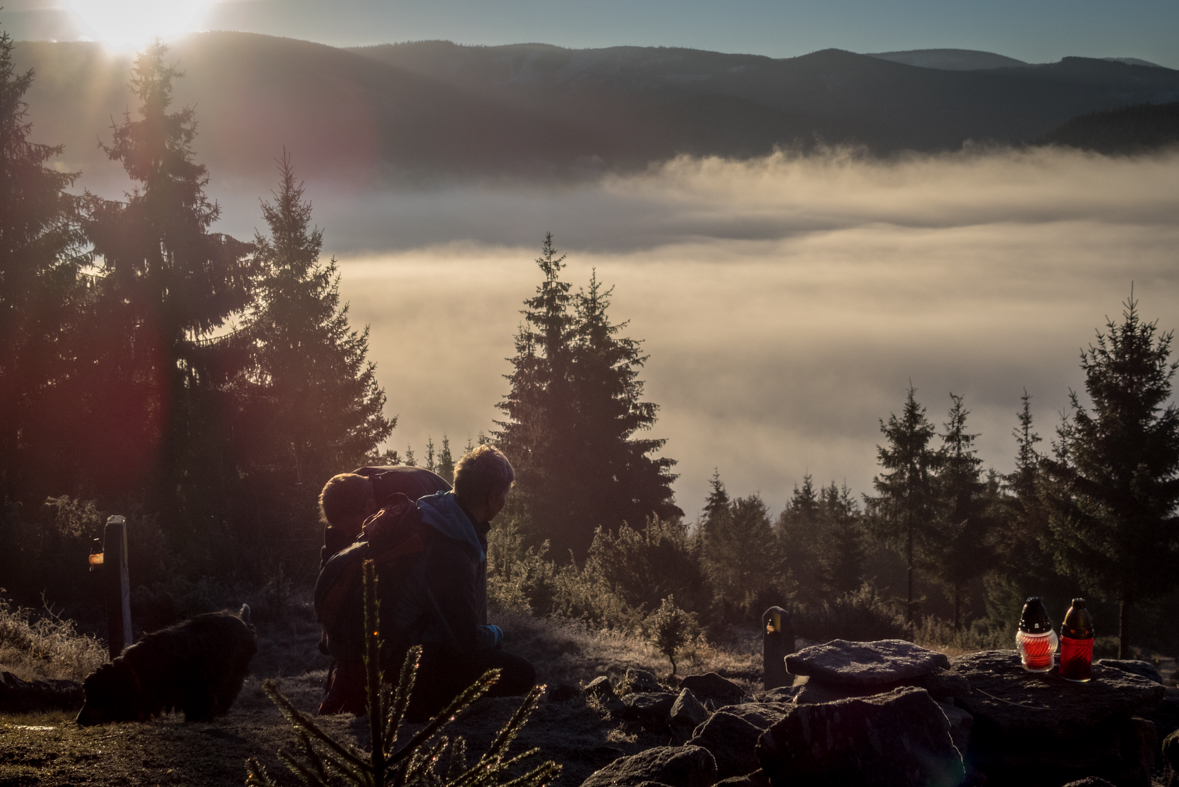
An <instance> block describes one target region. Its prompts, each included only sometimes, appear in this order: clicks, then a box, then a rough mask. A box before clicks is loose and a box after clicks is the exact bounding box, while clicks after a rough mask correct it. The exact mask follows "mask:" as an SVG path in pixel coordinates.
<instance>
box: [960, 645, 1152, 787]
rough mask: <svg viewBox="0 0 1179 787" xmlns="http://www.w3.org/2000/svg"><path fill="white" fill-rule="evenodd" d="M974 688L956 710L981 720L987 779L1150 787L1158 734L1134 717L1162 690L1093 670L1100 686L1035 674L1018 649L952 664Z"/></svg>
mask: <svg viewBox="0 0 1179 787" xmlns="http://www.w3.org/2000/svg"><path fill="white" fill-rule="evenodd" d="M950 672H951V673H952V674H957V675H961V676H962V677H964V678H966V680H967V681H968V682H969V683H970V686H971V689H972V691H971V693H970V696H969V697H967V698H966V699H964V700H959V701H958V702H957V704H958V705H959V706H960V707H962V708H963V709H964V710H966V711H968V712H969V713H970V715H971V716H972V717H973V719H974V722H973V726H972V731H971V742H970V748H969V752H968V760H969V764H970V765H971V766H973V767H974V768H975V769H977V770H978V771H980V772H982V773H985V774H986V776H987V778H988V781H992V782H995V783H1002V784H1016V783H1018V784H1059V783H1061V782H1063V781H1070V780H1075V779H1082V778H1085V777H1088V776H1100V777H1102V778H1105V779H1108V780H1110V781H1112V782H1114V783H1115V784H1117V785H1119V786H1120V787H1132V786H1133V785H1141V787H1149V785H1150V772H1151V768H1152V766H1153V752H1154V746H1155V741H1156V740H1157V736H1156V734H1155V732H1154V725H1153V724H1152V723H1151V722H1149V721H1146V720H1143V719H1136V718H1134V715H1135V714H1136V713H1138V712H1139V711H1142V710H1144V709H1146V708H1149V707H1151V706H1153V705H1155V704H1157V703H1158V702H1160V701H1161V700H1162V699H1163V697H1164V696H1165V694H1166V689H1165V687H1164V686H1162V685H1161V684H1158V683H1155V682H1153V681H1151V680H1147V679H1146V678H1141V677H1139V676H1137V675H1135V674H1133V673H1131V672H1127V671H1125V670H1122V669H1115V668H1113V667H1108V666H1102V665H1100V664H1095V665H1093V680H1091V681H1090V682H1088V683H1071V682H1069V681H1066V680H1064V679H1063V678H1061V677H1060V676H1059V675H1058V674H1056V672H1055V671H1053V672H1047V673H1029V672H1026V671H1024V669H1023V668H1022V667H1021V666H1020V663H1019V657H1018V655H1016V653H1015V652H1014V651H983V652H981V653H972V654H969V655H966V656H959V657H957V658H955V659H953V660H952V665H951V668H950Z"/></svg>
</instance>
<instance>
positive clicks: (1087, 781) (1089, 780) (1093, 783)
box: [1064, 776, 1116, 787]
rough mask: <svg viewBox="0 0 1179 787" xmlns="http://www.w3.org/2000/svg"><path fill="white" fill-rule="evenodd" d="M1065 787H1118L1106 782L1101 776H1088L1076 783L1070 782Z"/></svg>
mask: <svg viewBox="0 0 1179 787" xmlns="http://www.w3.org/2000/svg"><path fill="white" fill-rule="evenodd" d="M1064 787H1116V785H1115V784H1114V783H1113V782H1110V781H1106V780H1105V779H1103V778H1101V777H1100V776H1086V777H1085V778H1084V779H1077V780H1076V781H1075V782H1069V783H1068V784H1066V785H1064Z"/></svg>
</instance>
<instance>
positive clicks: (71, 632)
mask: <svg viewBox="0 0 1179 787" xmlns="http://www.w3.org/2000/svg"><path fill="white" fill-rule="evenodd" d="M106 657H107V651H106V647H105V646H104V645H103V644H102V643H101V642H99V641H98V640H97V639H95V638H94V637H92V636H87V635H82V634H79V633H78V630H77V628H76V627H75V624H74V622H73V621H72V620H64V619H62V618H61V617H59V616H58V615H57V613H55V612H54V611H53V610H52V609H49V608H48V607H47V608H46V609H45V610H44V611H43V612H34V611H33V610H29V609H24V608H21V607H13V606H12V605H10V604H9V603H8V602H7V601H6V600H4V599H0V667H2V668H3V669H4V670H5V671H7V672H11V673H13V674H14V675H16V676H17V677H18V678H20V679H22V680H38V679H45V678H54V679H63V680H77V681H80V680H82V679H83V678H85V677H86V676H87V675H89V674H90V673H91V672H93V671H94V670H96V669H98V667H99V665H101V664H103V663H105V662H106Z"/></svg>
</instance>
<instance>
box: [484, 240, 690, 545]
mask: <svg viewBox="0 0 1179 787" xmlns="http://www.w3.org/2000/svg"><path fill="white" fill-rule="evenodd" d="M564 259H565V258H564V256H558V255H557V251H556V249H555V248H554V247H553V243H552V235H551V234H550V235H546V236H545V241H544V244H543V246H542V248H541V256H540V258H539V259H537V265H538V266H539V267H540V269H541V272H542V273H543V274H544V281H543V282H542V283H541V284H540V286H539V287H538V288H537V292H536V295H535V296H534V297H532V298H530V299H528V300H526V301H525V307H526V308H525V309H524V311H523V312H522V314H523V315H524V324H523V325H522V326H521V328H520V332H519V333H518V334H517V337H516V356H515V357H514V358H512V365H513V367H514V369H513V372H512V373H511V374H510V375H508V376H507V379H508V380H509V381H510V382H511V384H512V387H511V391H510V392H509V394H508V396H507V397H506V398H505V400H504V401H503V402H501V403H500V405H499V406H500V409H501V410H503V412H504V413H505V414H506V416H507V418H506V419H505V420H503V421H498V422H497V425H498V426H499V427H500V431H499V432H498V433H497V435H496V440H497V443H498V445H499V447H500V448H501V449H502V450H503V451H504V452H505V453H506V454H507V456H508V458H509V459H510V460H511V461H512V462H513V464H515V465H516V468H517V492H516V493H515V494H514V495H513V499H512V500H511V501H510V503H509V505H510V506H511V509H510V515H512V516H513V518H514V519H515V520H516V521H517V522H519V523H520V524H521V527H522V529H523V530H524V531H525V532H526V533H527V534H528V535H529V537H530V539H531V541H532V542H533V543H534V544H539V543H540V542H542V541H544V540H548V541H550V543H551V546H552V549H553V554H554V555H556V556H558V558H559V559H563V558H564V557H565V556H566V555H572V557H573V559H575V560H581V559H583V558H584V557H585V556H586V554H587V553H588V551H589V548H590V545H591V544H592V542H593V536H594V530H595V529H596V528H597V527H599V526H601V527H604V528H606V529H607V530H611V531H612V530H614V529H616V528H617V527H619V526H620V525H621V524H622V523H623V522H628V523H631V524H632V525H635V526H637V525H638V524H639V523H641V522H645V521H646V519H647V517H649V516H652V515H654V516H657V517H660V518H663V519H667V518H678V517H680V516H682V513H683V512H682V511H680V509H679V508H677V507H676V506H675V504H674V502H673V501H672V493H671V482H672V480H674V478H675V476H674V475H673V474H672V473H671V472H670V468H671V466H672V465H673V464H674V462H673V461H672V460H670V459H666V458H653V457H651V456H649V454H651V453H653V452H655V451H657V450H658V449H659V448H661V447H662V445H663V442H664V441H663V440H658V439H649V438H638V437H636V432H639V431H643V430H647V429H649V428H650V427H651V425H652V424H653V423H654V422H655V413H656V410H657V407H656V405H654V404H652V403H650V402H643V401H641V398H640V397H641V395H642V389H643V384H642V382H641V381H640V380H639V379H638V370H639V369H640V368H641V367H642V365H643V362H644V361H645V360H646V357H645V356H643V355H641V354H640V350H639V343H638V342H637V341H635V340H632V339H629V338H624V337H620V336H618V333H619V332H620V330H621V329H622V328H623V327H625V323H622V324H621V325H614V324H612V323H611V322H610V320H609V318H608V316H607V310H608V308H609V295H610V292H609V291H603V290H602V288H601V286H600V285H599V284H598V281H597V277H596V275H595V276H592V277H591V279H590V284H589V288H588V290H582V291H580V292H578V293H577V294H576V295H573V294H571V293H570V285H569V283H568V282H564V281H562V280H561V278H560V273H561V270H562V268H563V267H564Z"/></svg>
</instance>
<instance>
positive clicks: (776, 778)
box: [755, 687, 965, 787]
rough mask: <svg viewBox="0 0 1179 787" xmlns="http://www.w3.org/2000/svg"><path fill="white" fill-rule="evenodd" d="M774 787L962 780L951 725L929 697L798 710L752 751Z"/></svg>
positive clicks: (919, 693) (940, 786)
mask: <svg viewBox="0 0 1179 787" xmlns="http://www.w3.org/2000/svg"><path fill="white" fill-rule="evenodd" d="M755 753H756V755H757V759H758V761H759V762H760V763H761V768H762V771H764V772H765V774H766V775H767V776H768V777H769V780H770V784H772V785H775V786H777V785H791V787H810V786H811V785H814V786H815V787H818V785H836V784H855V785H859V786H860V787H912V786H913V785H929V787H958V785H959V784H961V783H962V781H963V778H964V776H965V768H964V766H963V762H962V755H961V753H960V752H959V751H958V750H957V749H956V748H955V747H954V744H953V742H952V740H951V738H950V724H949V722H948V721H947V720H946V717H945V715H944V714H943V713H942V711H941V709H940V708H938V705H937V703H936V702H934V700H933V698H932V697H930V696H929V692H927V691H925V690H924V689H917V688H912V687H906V688H900V689H894V690H893V691H890V692H889V693H887V694H878V695H876V696H872V697H864V698H855V699H846V700H839V701H838V702H831V703H823V704H817V705H799V706H797V707H796V708H795V709H794V710H793V711H791V712H790V713H789V714H787V715H786V717H785V718H784V719H782V720H781V721H779V722H778V723H777V724H775V725H774V726H772V727H771V728H770V729H769V730H767V731H766V732H765V734H763V735H762V737H761V739H760V740H759V741H758V744H757V748H756V750H755Z"/></svg>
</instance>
